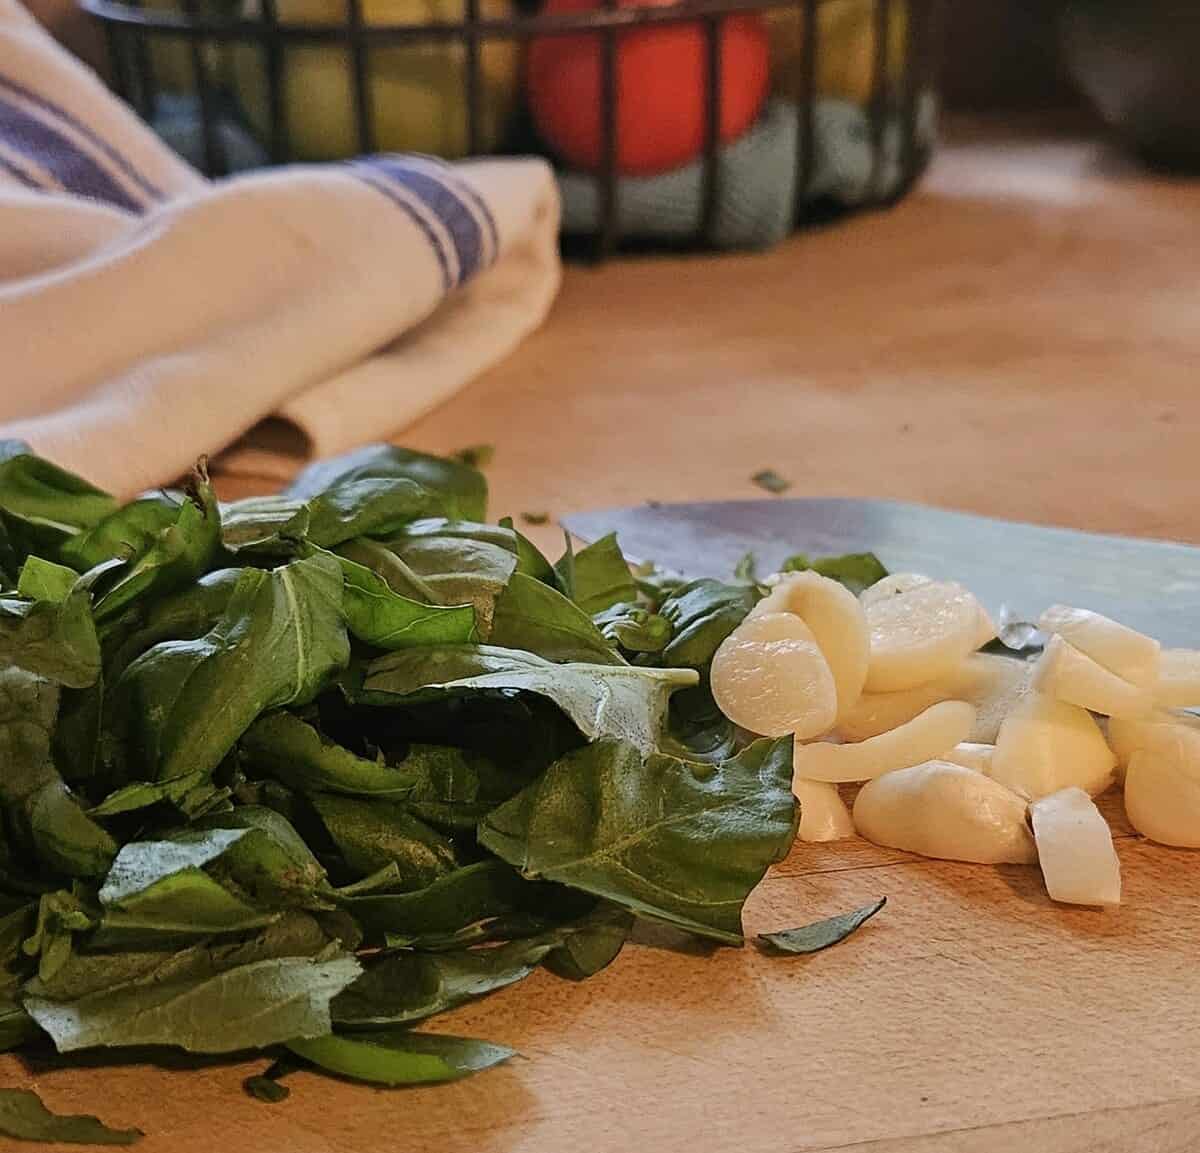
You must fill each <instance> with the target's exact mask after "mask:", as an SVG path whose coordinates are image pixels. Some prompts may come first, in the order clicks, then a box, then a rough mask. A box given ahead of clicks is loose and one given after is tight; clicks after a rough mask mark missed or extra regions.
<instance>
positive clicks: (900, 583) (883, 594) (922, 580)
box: [858, 572, 933, 608]
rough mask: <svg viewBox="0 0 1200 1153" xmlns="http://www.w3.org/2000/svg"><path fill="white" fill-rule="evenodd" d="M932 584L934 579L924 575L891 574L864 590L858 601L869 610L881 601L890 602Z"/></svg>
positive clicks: (912, 573) (915, 573)
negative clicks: (896, 597) (894, 598)
mask: <svg viewBox="0 0 1200 1153" xmlns="http://www.w3.org/2000/svg"><path fill="white" fill-rule="evenodd" d="M931 584H933V577H927V576H925V575H924V573H919V572H894V573H889V574H888V575H887V576H885V577H884V578H883V579H882V580H878V581H876V582H875V583H874V584H873V585H870V586H869V587H868V588H865V589H863V591H862V593H861V594H860V595H859V598H858V599H859V601H860V602H861V603H862V606H863V608H867V607H868V606H870V605H873V604H878V603H879V602H880V601H886V600H890V599H891V598H892V597H895V596H902V595H903V594H904V593H909V592H912V590H913V589H916V588H920V587H921V586H922V585H931Z"/></svg>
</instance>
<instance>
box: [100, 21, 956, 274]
mask: <svg viewBox="0 0 1200 1153" xmlns="http://www.w3.org/2000/svg"><path fill="white" fill-rule="evenodd" d="M323 2H324V0H81V3H82V5H83V7H84V8H85V9H86V10H87V11H88V12H90V13H91V14H92V15H93V16H95V17H96V18H98V19H99V20H100V21H101V23H102V24H103V27H104V29H105V32H106V36H107V39H108V47H109V55H110V59H111V64H112V76H113V86H114V88H115V90H116V91H117V92H118V94H119V95H121V96H122V97H124V98H125V99H126V100H128V101H129V102H130V103H131V104H132V105H133V106H134V108H136V109H137V110H138V112H139V114H140V115H141V116H143V117H144V118H145V119H146V120H148V121H150V122H152V123H154V122H155V121H156V119H157V118H158V117H159V115H160V112H161V108H162V106H163V103H164V101H165V100H168V99H177V98H178V97H179V94H180V92H181V91H185V92H186V98H187V100H188V101H189V102H190V103H189V107H190V108H192V109H193V110H194V132H193V133H192V139H193V142H194V148H193V152H194V159H196V161H197V162H198V163H199V165H200V167H201V168H202V169H203V170H204V171H205V172H206V173H207V174H209V175H213V176H220V175H225V174H227V173H228V172H229V171H230V170H231V169H232V168H236V167H239V166H243V167H244V166H245V165H244V164H241V165H239V164H235V163H233V158H232V157H231V148H230V145H229V140H228V137H227V134H226V133H225V132H224V131H223V126H224V125H225V124H226V123H227V122H228V120H229V118H230V117H231V116H232V117H234V118H236V119H238V120H240V121H241V122H242V123H243V124H246V125H248V126H249V127H250V128H251V129H252V133H253V135H254V137H255V139H256V140H257V142H258V144H259V145H260V146H261V149H262V157H261V159H262V161H263V162H269V163H284V162H287V161H291V160H297V159H299V160H313V159H335V158H337V157H339V156H346V157H349V156H352V155H359V154H367V153H372V152H377V151H380V150H381V143H382V146H383V150H385V151H417V152H434V153H438V154H442V155H450V156H454V155H458V154H463V155H465V154H470V155H480V154H488V153H528V152H540V153H543V154H546V155H548V156H550V158H551V159H553V160H555V162H556V164H557V165H558V167H559V168H560V171H562V175H563V178H564V179H567V180H571V181H574V183H573V184H572V185H571V187H573V188H580V187H583V188H584V189H585V190H586V193H587V198H588V200H589V213H588V220H587V222H586V223H585V224H584V225H582V226H581V225H580V224H579V222H578V220H576V221H575V222H574V224H572V221H571V218H570V213H568V217H567V221H566V226H567V231H568V233H570V232H574V233H576V234H577V236H576V238H577V239H580V238H585V239H586V243H587V244H588V245H589V246H590V248H591V251H592V253H593V254H594V255H595V256H597V257H604V256H606V255H608V254H609V253H611V252H612V251H613V250H614V249H615V248H617V247H618V246H620V245H623V244H625V243H626V242H630V243H639V242H644V240H645V237H644V236H641V237H640V241H639V230H638V228H637V227H636V226H631V225H630V224H629V223H628V222H627V221H625V220H624V219H623V212H622V207H623V206H622V200H623V199H624V198H625V197H626V195H627V194H630V195H632V194H634V193H637V192H638V191H639V186H638V183H637V179H636V178H634V179H632V180H630V181H629V183H627V178H628V177H629V173H628V171H627V169H626V168H625V160H624V152H623V145H625V144H629V143H630V137H632V136H634V135H636V134H637V133H636V131H635V132H632V133H631V132H630V131H629V125H630V124H631V123H632V124H634V125H635V126H636V125H637V124H638V123H639V119H638V118H639V117H643V116H647V117H649V113H650V112H652V111H654V109H655V108H657V106H658V104H659V103H660V101H659V100H658V99H657V98H654V97H653V96H652V97H650V98H648V97H647V96H646V94H645V93H641V94H638V93H636V92H625V91H624V90H623V87H624V85H625V83H626V80H627V79H629V78H630V77H631V76H632V77H633V78H634V79H638V78H639V77H640V78H641V79H645V78H646V70H643V71H642V72H641V73H630V74H627V73H625V72H622V71H621V69H622V67H623V61H622V53H623V52H625V51H626V46H627V45H632V44H634V43H635V38H636V37H638V36H642V38H643V40H644V39H645V38H646V36H647V34H648V30H650V29H662V28H677V29H684V30H685V31H686V34H687V36H688V37H694V38H695V40H694V43H693V41H692V40H689V41H688V46H689V47H695V48H696V49H697V52H694V53H693V56H695V57H696V62H697V63H698V65H699V76H700V82H699V84H698V85H697V86H696V88H695V90H694V91H693V90H692V89H691V88H688V90H687V93H686V96H685V99H684V103H685V104H686V103H687V102H688V101H695V102H697V107H696V117H694V119H695V120H696V127H697V128H698V130H699V139H698V140H696V141H695V144H696V145H697V147H696V148H695V149H694V151H695V153H696V155H695V156H694V157H690V158H688V163H689V165H690V168H689V169H688V171H689V172H690V173H692V174H693V176H694V180H693V181H692V185H691V187H692V189H693V192H694V200H695V205H694V210H689V211H686V212H683V213H682V217H683V218H684V219H683V221H682V223H680V222H679V221H673V222H672V227H670V228H669V229H666V230H658V234H657V235H655V231H656V230H655V229H653V228H651V229H649V232H650V234H651V238H652V239H656V240H657V241H659V242H664V241H665V242H669V243H670V244H671V246H672V247H678V246H684V247H692V248H706V247H728V246H731V245H730V241H729V239H728V237H726V236H723V235H722V225H721V219H720V217H721V205H722V198H723V196H725V195H727V194H730V193H736V191H737V189H736V188H734V187H732V185H733V184H736V183H737V182H738V181H741V180H746V179H755V180H758V181H760V182H761V181H763V180H768V181H771V182H773V186H774V187H775V188H776V190H778V188H780V187H783V186H784V185H785V184H786V185H787V186H788V188H789V190H790V195H789V196H788V199H787V203H786V225H785V226H786V227H788V228H795V227H799V226H802V225H804V224H806V223H811V222H813V221H814V220H820V219H826V218H828V217H829V216H830V215H831V214H834V213H838V212H842V211H846V210H847V209H849V208H854V209H861V208H868V207H883V206H886V205H889V204H892V203H894V202H895V201H897V200H898V199H900V198H901V197H902V196H903V195H904V194H905V193H906V192H907V191H908V190H909V189H910V188H911V187H912V185H913V184H914V183H915V181H916V180H917V179H918V178H919V177H920V175H921V173H922V171H923V170H924V168H925V166H926V164H927V163H928V160H929V157H930V155H931V151H932V147H933V136H934V128H933V124H934V121H935V119H936V87H937V83H936V82H937V75H936V72H937V60H938V56H939V51H938V49H939V47H940V43H939V41H940V16H941V12H940V7H941V0H680V2H678V3H669V2H668V3H666V4H664V3H662V0H648V2H647V3H646V4H645V5H644V6H643V5H642V4H641V3H640V2H638V0H635V3H638V6H626V4H628V3H629V0H599V3H600V4H601V6H600V7H598V8H588V9H586V10H577V9H574V8H568V9H566V10H564V9H563V8H562V7H561V6H560V5H557V4H555V3H554V2H553V0H551V3H549V4H548V5H547V4H546V3H545V0H516V3H517V4H518V5H520V6H519V7H516V8H513V9H502V10H500V11H499V12H498V11H497V0H449V3H451V4H452V5H458V6H459V7H458V8H457V10H456V9H455V8H453V7H452V8H450V9H446V8H445V7H444V4H445V3H446V0H417V2H418V4H420V3H424V4H426V5H429V4H433V5H434V7H432V8H428V7H427V9H426V12H425V13H422V14H424V15H431V16H432V18H429V19H420V20H406V21H404V22H394V23H393V22H384V21H383V20H381V19H379V12H378V11H377V6H378V5H380V4H381V3H382V4H383V5H384V7H383V8H382V12H383V15H384V16H385V17H386V16H389V15H390V13H389V12H388V9H387V7H386V5H387V4H389V3H395V0H334V3H336V4H338V5H340V4H341V3H344V5H345V7H344V10H339V11H337V12H332V13H331V12H330V11H329V10H328V9H325V8H322V7H321V6H320V5H321V4H322V3H323ZM404 2H406V3H407V4H408V7H409V8H410V9H411V7H412V2H411V0H404ZM573 2H576V3H577V2H583V3H587V2H588V0H573ZM531 3H533V4H537V5H538V6H537V7H529V5H530V4H531ZM297 4H299V5H300V6H299V7H297V6H296V5H297ZM306 4H307V8H306V7H305V5H306ZM838 5H842V6H846V5H853V14H854V15H855V17H856V19H857V21H858V24H857V25H855V27H857V28H858V32H857V33H856V34H855V39H854V42H853V44H851V45H850V46H849V47H850V53H849V56H847V50H848V45H847V43H837V42H835V40H836V39H837V36H838V35H840V33H838V32H837V28H838V26H837V19H840V18H844V16H845V13H846V11H847V9H843V12H842V17H838V16H837V6H838ZM447 11H449V14H450V15H451V16H452V17H455V18H452V19H445V18H443V17H444V16H445V14H446V12H447ZM314 13H316V16H317V18H315V19H314V18H313V15H314ZM459 16H461V18H458V17H459ZM745 20H754V21H770V22H771V24H770V28H771V32H772V40H771V49H770V51H771V61H770V65H771V80H770V83H771V91H772V92H773V93H775V94H776V95H777V96H778V95H780V94H782V95H783V96H784V97H786V100H785V101H784V102H783V103H781V104H780V105H779V107H782V108H786V109H787V117H788V123H789V124H791V125H792V127H790V128H789V130H788V132H787V135H786V159H785V160H782V161H781V159H780V156H779V152H778V149H776V151H775V152H773V153H771V156H772V158H773V160H772V162H773V163H774V164H775V165H776V167H775V168H773V169H771V170H770V171H768V170H767V169H766V168H765V167H764V166H763V165H762V164H761V163H760V162H759V161H758V160H757V159H756V157H758V156H759V153H755V152H753V151H750V150H748V151H746V152H744V154H743V159H742V160H741V161H740V164H741V168H740V169H738V170H737V171H731V166H730V164H729V163H726V161H725V152H724V149H725V146H726V144H727V143H728V133H727V132H726V131H725V127H726V125H725V119H724V114H725V113H726V112H727V111H728V109H727V108H725V107H724V104H725V102H726V101H729V100H730V92H731V91H733V88H732V82H730V83H729V84H728V85H727V83H726V82H725V79H726V78H725V77H724V76H723V65H724V66H725V69H724V71H729V68H728V60H729V58H728V56H727V44H726V40H725V37H726V35H727V30H728V27H730V26H732V25H733V24H734V22H737V21H745ZM763 27H766V25H765V24H764V25H763ZM831 30H832V31H831ZM650 34H651V35H653V34H654V33H650ZM658 35H660V36H661V35H662V33H658ZM544 44H561V45H563V46H564V51H565V50H566V48H567V47H568V46H569V48H570V50H571V51H574V52H578V51H579V49H580V46H581V45H583V46H584V50H585V51H586V52H590V53H591V56H590V57H585V56H578V57H577V59H580V60H583V62H584V64H586V65H589V66H591V65H594V68H593V70H592V72H590V73H588V75H592V76H593V78H594V79H595V81H596V84H595V86H594V88H593V89H592V90H589V91H588V92H586V93H585V94H584V96H583V97H582V98H581V97H580V95H579V92H578V90H576V91H575V92H574V95H573V96H572V92H571V90H570V89H567V90H566V91H565V92H564V93H563V99H562V100H559V101H558V102H557V104H556V105H555V109H556V111H557V112H561V111H562V110H563V109H564V108H565V109H567V110H568V114H569V115H570V116H578V115H582V116H583V122H584V123H585V124H586V125H588V126H590V137H591V138H592V143H593V145H594V147H593V150H592V155H590V156H589V157H588V158H587V162H586V163H584V164H583V165H582V166H580V165H578V164H577V165H576V166H575V169H576V170H575V171H574V172H568V171H567V169H569V168H570V165H567V164H565V163H564V158H563V150H562V149H561V148H558V149H556V148H555V147H554V146H553V144H552V143H551V142H549V141H548V140H547V138H546V136H547V134H546V132H545V131H544V130H543V129H544V125H543V124H539V120H538V116H537V115H536V110H534V109H531V108H530V102H529V101H528V100H527V99H526V98H525V94H524V87H523V85H522V84H520V83H518V82H517V80H516V77H517V76H521V77H522V78H523V79H524V78H527V77H528V72H527V68H528V63H529V59H530V52H531V51H535V52H536V51H537V50H538V48H537V46H539V45H544ZM864 45H865V46H866V47H865V50H864ZM777 48H779V51H778V52H777V51H776V49H777ZM697 53H698V55H697ZM502 54H504V55H502ZM848 58H852V59H853V60H855V61H856V62H857V63H856V64H855V65H854V66H853V67H852V68H849V69H848V67H847V59H848ZM499 59H504V60H511V61H512V62H513V63H512V73H511V74H512V77H513V78H514V79H513V83H512V84H511V85H510V86H509V88H508V90H507V91H504V92H500V91H499V90H498V88H497V86H496V85H495V84H494V83H492V78H493V76H494V74H495V68H494V67H493V63H494V61H495V60H499ZM656 59H657V58H656ZM662 59H667V58H666V57H662ZM680 59H682V58H680ZM431 61H432V62H433V63H432V67H434V68H435V70H437V76H436V78H435V79H432V80H429V79H427V81H426V83H427V87H426V88H425V89H420V88H412V87H410V88H408V89H406V88H404V87H403V86H401V87H398V88H397V87H392V88H389V87H388V85H395V84H397V83H401V84H402V81H403V79H404V77H403V75H402V74H403V73H404V72H405V71H406V70H412V69H416V70H421V69H424V70H425V71H424V73H423V74H424V75H426V77H428V76H430V75H432V73H429V71H428V68H429V67H430V62H431ZM314 68H319V71H313V69H314ZM331 70H332V71H331ZM652 70H653V69H651V70H650V71H652ZM586 71H587V69H586V68H585V72H586ZM851 72H852V73H853V75H850V73H851ZM572 75H573V76H574V75H576V74H575V73H572ZM830 77H833V79H832V80H831V79H830ZM651 79H654V78H653V77H651ZM330 81H332V86H331V84H330V83H329V82H330ZM657 82H658V83H659V88H658V90H657V91H658V92H659V93H660V94H666V97H667V102H668V103H669V102H670V101H671V100H677V99H679V92H680V90H681V88H680V85H674V86H673V87H672V82H671V79H670V76H666V77H665V78H663V79H662V80H660V81H657ZM839 83H840V84H841V87H842V89H843V91H841V92H840V95H839V96H838V103H839V106H840V105H841V104H847V103H849V104H853V105H855V106H857V107H858V108H859V109H860V111H861V120H860V121H856V122H855V124H856V128H857V131H858V135H859V137H860V145H861V147H860V148H859V150H858V152H856V153H855V157H856V158H857V164H858V169H860V170H861V173H860V176H859V178H857V180H856V187H855V191H854V194H853V196H849V197H847V196H839V195H834V194H831V192H830V190H829V189H828V188H824V187H822V178H821V174H820V172H819V171H818V169H819V160H820V157H821V154H822V148H823V146H824V143H823V141H824V138H823V136H822V124H823V123H824V121H823V119H822V116H823V113H824V111H825V105H824V104H823V101H825V102H826V103H829V99H828V93H827V91H826V90H827V89H828V88H830V87H831V86H832V87H835V88H836V87H837V85H838V84H839ZM664 84H665V85H666V87H663V86H662V85H664ZM377 85H379V87H378V88H377V87H376V86H377ZM428 85H432V87H428ZM451 88H456V89H457V90H458V91H457V92H451V91H450V89H451ZM252 89H255V91H254V92H252ZM845 89H852V90H853V91H845ZM430 92H433V93H434V97H433V99H434V101H435V106H434V107H432V108H431V107H428V106H425V105H423V104H422V99H423V98H427V97H428V95H429V93H430ZM389 93H390V95H389ZM413 93H416V95H415V96H413ZM458 93H461V95H459V94H458ZM552 95H554V96H557V94H552ZM439 99H440V100H441V102H442V104H441V108H440V111H439V108H438V107H437V106H436V102H437V100H439ZM572 99H573V100H574V104H572V103H571V101H572ZM623 100H624V101H627V102H629V103H628V107H623V105H622V101H623ZM639 101H640V103H639ZM454 104H456V105H457V107H456V108H454V107H452V105H454ZM248 109H251V110H252V112H249V113H248ZM448 109H450V110H451V112H452V113H453V114H452V115H449V116H447V115H446V112H447V110H448ZM397 115H399V116H400V117H401V119H403V118H405V117H407V120H408V123H409V125H410V127H414V131H413V133H412V135H413V137H414V138H415V146H414V143H410V142H409V141H407V140H405V139H397V132H396V130H395V124H394V123H393V121H394V120H395V118H396V116H397ZM321 116H324V117H325V118H326V119H325V120H324V121H321V120H320V117H321ZM629 116H632V117H633V118H634V119H633V120H630V119H629ZM331 118H332V119H331ZM431 125H439V126H441V127H440V128H439V129H438V131H437V132H434V133H433V135H432V136H431V134H430V128H431ZM622 125H624V126H625V137H622ZM381 126H382V131H381ZM743 127H745V126H743ZM439 132H440V135H439ZM400 135H401V136H403V133H401V134H400ZM381 137H382V140H381ZM314 139H317V140H318V144H319V145H320V147H321V148H323V149H324V152H325V154H323V155H314V154H313V153H314V146H313V140H314ZM421 145H425V147H421ZM430 145H432V146H430ZM780 163H784V164H786V176H787V180H786V181H784V180H782V178H781V174H780V170H779V168H778V165H779V164H780ZM826 183H827V182H826ZM647 187H651V188H653V187H654V185H648V186H647ZM666 233H669V234H670V235H669V236H668V235H666Z"/></svg>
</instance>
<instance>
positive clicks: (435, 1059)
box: [288, 1029, 516, 1086]
mask: <svg viewBox="0 0 1200 1153" xmlns="http://www.w3.org/2000/svg"><path fill="white" fill-rule="evenodd" d="M288 1048H289V1049H291V1051H292V1052H293V1053H295V1054H297V1055H298V1056H300V1057H303V1058H304V1059H305V1060H306V1061H310V1062H311V1063H312V1064H314V1065H316V1066H318V1067H319V1068H321V1069H325V1070H327V1071H328V1072H330V1073H337V1074H338V1075H339V1076H342V1077H350V1078H352V1079H353V1080H355V1081H367V1082H370V1083H372V1084H375V1085H390V1086H394V1085H432V1084H438V1083H440V1082H443V1081H457V1080H460V1079H461V1078H463V1077H469V1076H471V1074H473V1073H478V1072H480V1071H481V1070H483V1069H490V1068H491V1067H492V1066H493V1065H499V1064H500V1063H501V1062H502V1061H507V1060H508V1059H509V1058H510V1057H515V1056H516V1051H515V1050H513V1049H509V1048H508V1047H507V1046H504V1045H493V1044H491V1043H490V1042H488V1041H476V1040H474V1039H473V1038H470V1037H450V1036H447V1035H446V1034H443V1033H410V1032H408V1031H407V1030H403V1029H401V1030H395V1031H381V1032H378V1033H372V1034H367V1035H363V1036H355V1037H339V1036H336V1035H331V1036H328V1037H314V1038H312V1039H311V1040H296V1041H292V1042H289V1044H288Z"/></svg>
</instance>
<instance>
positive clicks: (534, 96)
mask: <svg viewBox="0 0 1200 1153" xmlns="http://www.w3.org/2000/svg"><path fill="white" fill-rule="evenodd" d="M619 6H620V7H621V8H638V7H650V6H654V7H662V6H669V4H664V3H663V0H619ZM596 7H597V4H596V0H548V3H547V4H546V6H545V8H544V11H546V12H581V11H587V10H589V9H593V8H596ZM720 41H721V118H720V138H721V140H722V141H729V140H733V139H736V138H737V137H738V136H741V135H742V133H744V132H745V131H746V130H747V129H748V128H749V127H750V126H751V125H752V124H753V123H754V121H755V120H756V119H757V117H758V114H759V112H760V111H761V110H762V106H763V103H764V101H765V100H766V97H767V83H768V50H767V34H766V25H765V24H764V22H763V20H762V18H761V17H760V16H758V15H757V14H754V13H740V14H738V15H734V16H728V17H725V18H724V19H723V20H722V21H721V31H720ZM601 42H602V39H601V37H600V36H599V35H598V34H596V33H581V34H579V35H571V36H543V37H539V38H537V39H535V40H534V41H533V42H532V43H531V44H530V47H529V68H528V89H529V93H528V94H529V106H530V110H531V112H532V113H533V118H534V122H535V123H536V124H537V128H538V131H539V132H540V133H541V135H542V136H543V138H544V139H545V140H546V142H547V143H548V144H549V145H550V146H551V148H553V150H554V151H555V152H556V153H557V154H558V155H559V156H560V157H561V158H562V159H563V160H564V161H566V163H568V164H569V165H571V166H572V167H574V168H582V169H596V168H598V167H599V166H600V164H601V161H602V155H603V147H604V132H603V115H602V99H603V75H602V55H603V52H602V47H601ZM616 87H617V102H618V104H617V169H618V171H619V172H621V173H624V174H627V175H637V176H642V175H649V174H652V173H655V172H665V171H668V170H670V169H672V168H679V167H681V166H682V165H684V164H687V163H688V162H689V161H691V160H694V159H695V158H696V157H697V156H699V155H700V153H701V152H702V151H703V148H704V132H705V123H706V122H705V110H706V98H707V44H706V35H705V31H704V25H703V24H701V23H700V22H698V21H686V22H682V23H678V24H658V25H649V26H645V27H642V28H637V29H632V30H628V31H624V32H622V33H620V34H619V35H618V37H617V84H616Z"/></svg>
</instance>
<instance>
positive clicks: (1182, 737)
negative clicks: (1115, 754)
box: [1125, 725, 1200, 849]
mask: <svg viewBox="0 0 1200 1153" xmlns="http://www.w3.org/2000/svg"><path fill="white" fill-rule="evenodd" d="M1125 815H1126V816H1127V817H1128V818H1129V823H1130V824H1131V825H1132V826H1133V827H1134V828H1135V829H1137V831H1138V832H1139V833H1141V834H1142V836H1144V837H1149V838H1150V840H1152V841H1158V842H1159V844H1163V845H1175V846H1178V847H1179V848H1185V849H1200V730H1197V729H1193V728H1191V727H1190V726H1185V725H1155V726H1152V727H1151V731H1150V733H1149V740H1148V741H1147V743H1146V744H1144V745H1143V746H1142V747H1141V748H1139V749H1137V750H1136V751H1135V752H1134V753H1133V755H1132V756H1131V757H1130V760H1129V767H1128V768H1127V769H1126V771H1125Z"/></svg>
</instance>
